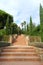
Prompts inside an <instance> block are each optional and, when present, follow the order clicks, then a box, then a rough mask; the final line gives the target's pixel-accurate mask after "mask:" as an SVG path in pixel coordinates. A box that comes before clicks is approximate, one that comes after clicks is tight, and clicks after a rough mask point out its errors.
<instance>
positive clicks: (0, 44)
mask: <svg viewBox="0 0 43 65" xmlns="http://www.w3.org/2000/svg"><path fill="white" fill-rule="evenodd" d="M5 46H10V43H7V42H4V41H1V42H0V47H5Z"/></svg>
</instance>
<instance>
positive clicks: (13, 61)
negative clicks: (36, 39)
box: [0, 46, 41, 65]
mask: <svg viewBox="0 0 43 65" xmlns="http://www.w3.org/2000/svg"><path fill="white" fill-rule="evenodd" d="M40 63H41V61H40V57H39V55H38V54H37V52H36V48H35V47H33V46H9V47H5V48H3V50H2V52H1V54H0V65H36V64H37V65H40Z"/></svg>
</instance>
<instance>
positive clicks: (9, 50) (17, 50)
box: [3, 49, 36, 52]
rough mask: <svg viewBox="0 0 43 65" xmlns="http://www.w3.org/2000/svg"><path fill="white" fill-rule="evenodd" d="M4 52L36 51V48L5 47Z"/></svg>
mask: <svg viewBox="0 0 43 65" xmlns="http://www.w3.org/2000/svg"><path fill="white" fill-rule="evenodd" d="M3 52H36V50H35V49H16V50H15V49H3Z"/></svg>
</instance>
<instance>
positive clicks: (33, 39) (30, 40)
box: [29, 36, 41, 42]
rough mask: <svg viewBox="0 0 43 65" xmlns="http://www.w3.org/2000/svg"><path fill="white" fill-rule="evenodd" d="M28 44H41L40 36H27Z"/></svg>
mask: <svg viewBox="0 0 43 65" xmlns="http://www.w3.org/2000/svg"><path fill="white" fill-rule="evenodd" d="M29 42H41V38H40V36H29Z"/></svg>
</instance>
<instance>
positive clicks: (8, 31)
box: [6, 16, 10, 35]
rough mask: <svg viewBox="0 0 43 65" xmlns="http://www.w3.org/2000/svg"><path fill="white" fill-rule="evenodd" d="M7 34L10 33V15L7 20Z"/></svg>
mask: <svg viewBox="0 0 43 65" xmlns="http://www.w3.org/2000/svg"><path fill="white" fill-rule="evenodd" d="M6 34H7V35H9V34H10V24H9V16H8V17H7V21H6Z"/></svg>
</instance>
